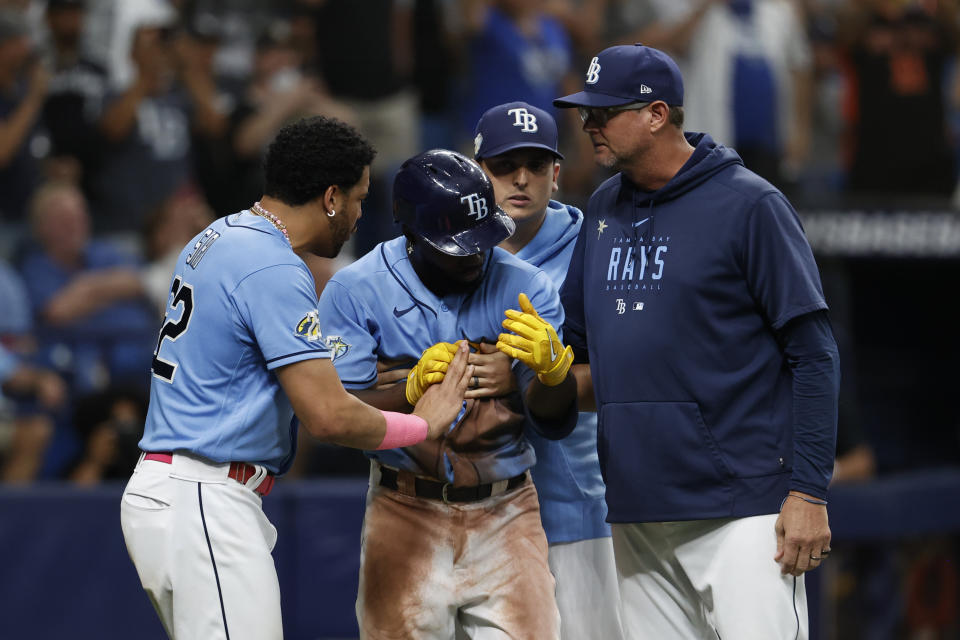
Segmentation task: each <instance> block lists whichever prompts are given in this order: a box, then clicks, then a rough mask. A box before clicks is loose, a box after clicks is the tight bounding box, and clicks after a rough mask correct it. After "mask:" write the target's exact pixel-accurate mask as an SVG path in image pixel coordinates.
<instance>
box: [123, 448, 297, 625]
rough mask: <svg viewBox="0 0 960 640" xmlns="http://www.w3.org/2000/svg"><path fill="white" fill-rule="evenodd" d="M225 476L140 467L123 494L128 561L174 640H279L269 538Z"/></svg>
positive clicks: (200, 463)
mask: <svg viewBox="0 0 960 640" xmlns="http://www.w3.org/2000/svg"><path fill="white" fill-rule="evenodd" d="M229 466H230V465H229V464H225V465H224V464H213V463H210V462H208V461H205V460H202V459H200V458H195V457H192V456H187V455H184V454H174V455H173V462H172V463H171V464H166V463H163V462H157V461H152V460H146V461H144V460H141V462H140V463H139V464H138V465H137V467H136V469H135V470H134V472H133V476H132V477H131V478H130V481H129V482H128V483H127V488H126V489H125V490H124V492H123V498H122V500H121V505H120V523H121V526H122V527H123V537H124V540H125V541H126V544H127V551H128V552H129V553H130V558H131V559H132V560H133V564H134V565H135V566H136V568H137V573H138V574H139V576H140V582H141V584H142V585H143V588H144V590H145V591H146V592H147V595H148V596H149V597H150V601H151V602H152V603H153V606H154V608H155V609H156V611H157V614H158V615H159V616H160V620H161V622H162V623H163V627H164V629H165V630H166V632H167V635H169V636H170V637H171V638H172V639H173V640H226V639H227V638H228V637H229V638H230V640H279V639H280V638H282V637H283V627H282V624H281V617H280V585H279V583H278V581H277V571H276V567H275V566H274V563H273V556H271V555H270V552H271V550H272V549H273V545H274V544H275V543H276V541H277V531H276V529H274V527H273V525H272V524H270V521H269V520H268V519H267V516H266V515H265V514H264V513H263V508H262V502H261V500H262V499H261V497H260V496H259V495H257V494H256V493H254V492H253V491H252V490H251V489H249V488H247V487H246V486H244V485H242V484H240V483H239V482H237V481H236V480H233V479H231V478H228V477H227V473H228V470H229ZM131 634H132V635H134V636H135V635H136V633H135V631H134V630H132V629H131Z"/></svg>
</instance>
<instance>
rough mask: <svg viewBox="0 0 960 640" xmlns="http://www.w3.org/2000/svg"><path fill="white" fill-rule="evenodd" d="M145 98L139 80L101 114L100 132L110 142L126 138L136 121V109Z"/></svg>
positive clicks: (145, 92)
mask: <svg viewBox="0 0 960 640" xmlns="http://www.w3.org/2000/svg"><path fill="white" fill-rule="evenodd" d="M146 96H147V88H146V85H145V84H144V83H143V82H141V81H140V80H139V79H138V80H137V81H135V82H134V83H133V86H132V87H130V88H129V89H128V90H127V91H126V92H125V93H123V95H121V96H120V97H119V98H118V99H117V100H115V101H114V102H113V103H112V104H111V105H110V106H109V107H107V108H106V109H105V110H104V112H103V117H102V118H101V119H100V130H101V131H103V134H104V136H105V137H106V138H107V139H108V140H110V141H111V142H119V141H120V140H123V139H124V138H126V137H127V136H128V135H129V134H130V131H131V130H132V129H133V125H134V124H135V123H136V121H137V109H138V108H139V107H140V103H141V102H143V99H144V98H146Z"/></svg>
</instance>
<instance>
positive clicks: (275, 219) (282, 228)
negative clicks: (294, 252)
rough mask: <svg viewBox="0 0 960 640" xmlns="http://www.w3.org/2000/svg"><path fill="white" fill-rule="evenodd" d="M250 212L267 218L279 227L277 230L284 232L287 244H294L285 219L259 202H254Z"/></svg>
mask: <svg viewBox="0 0 960 640" xmlns="http://www.w3.org/2000/svg"><path fill="white" fill-rule="evenodd" d="M250 213H252V214H254V215H256V216H260V217H261V218H266V219H267V221H268V222H269V223H270V224H272V225H273V226H274V227H275V228H276V229H277V231H279V232H280V233H282V234H283V237H284V238H286V239H287V244H289V245H290V246H293V243H291V242H290V234H289V233H287V225H285V224H283V220H281V219H280V218H278V217H277V216H276V215H274V214H272V213H270V212H269V211H267V210H266V209H264V208H263V206H261V204H260V203H259V202H254V203H253V206H252V207H250Z"/></svg>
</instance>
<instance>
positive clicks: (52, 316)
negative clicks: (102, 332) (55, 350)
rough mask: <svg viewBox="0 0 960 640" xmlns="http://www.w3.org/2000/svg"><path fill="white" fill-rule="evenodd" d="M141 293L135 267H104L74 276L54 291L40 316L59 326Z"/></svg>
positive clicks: (142, 287) (139, 278)
mask: <svg viewBox="0 0 960 640" xmlns="http://www.w3.org/2000/svg"><path fill="white" fill-rule="evenodd" d="M143 294H144V286H143V280H142V278H141V276H140V273H139V272H138V271H136V270H135V269H132V268H129V267H116V268H112V269H104V270H102V271H95V272H91V273H87V274H83V275H81V276H78V277H77V278H75V279H74V280H73V281H72V282H70V284H68V285H67V286H66V287H64V288H63V289H61V290H60V291H58V292H57V293H56V294H55V295H54V296H53V297H52V298H51V299H50V301H49V302H48V303H47V305H46V307H44V310H43V316H44V319H45V320H46V321H47V322H48V323H50V324H51V325H54V326H62V325H66V324H70V323H72V322H75V321H76V320H78V319H80V318H83V317H84V316H87V315H90V314H92V313H95V312H97V311H100V310H101V309H103V308H105V307H108V306H110V305H111V304H113V303H115V302H117V301H119V300H128V299H130V298H135V297H137V296H140V295H143Z"/></svg>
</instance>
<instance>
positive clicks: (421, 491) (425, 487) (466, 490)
mask: <svg viewBox="0 0 960 640" xmlns="http://www.w3.org/2000/svg"><path fill="white" fill-rule="evenodd" d="M379 467H380V486H381V487H385V488H387V489H393V490H394V491H400V492H401V493H405V494H406V493H410V492H409V491H402V490H401V489H400V488H399V487H400V478H401V474H402V475H403V476H406V477H405V478H404V480H409V479H410V478H411V477H412V479H413V482H412V487H413V491H412V493H413V495H415V496H416V497H418V498H429V499H430V500H442V501H443V502H447V503H450V502H476V501H477V500H484V499H485V498H489V497H491V496H496V495H500V494H503V493H507V492H508V491H513V490H514V489H516V488H517V487H519V486H520V485H522V484H523V483H524V482H525V481H526V479H527V472H526V471H524V472H523V473H521V474H520V475H516V476H513V477H512V478H510V479H508V480H500V481H498V482H491V483H487V484H478V485H473V486H469V487H455V486H453V485H452V484H450V483H449V482H439V481H437V480H431V479H429V478H422V477H420V476H417V475H414V474H412V473H410V472H409V471H403V470H399V469H393V468H391V467H386V466H384V465H382V464H381V465H379ZM403 484H404V485H405V486H407V487H409V486H411V483H410V482H404V483H403Z"/></svg>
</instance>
